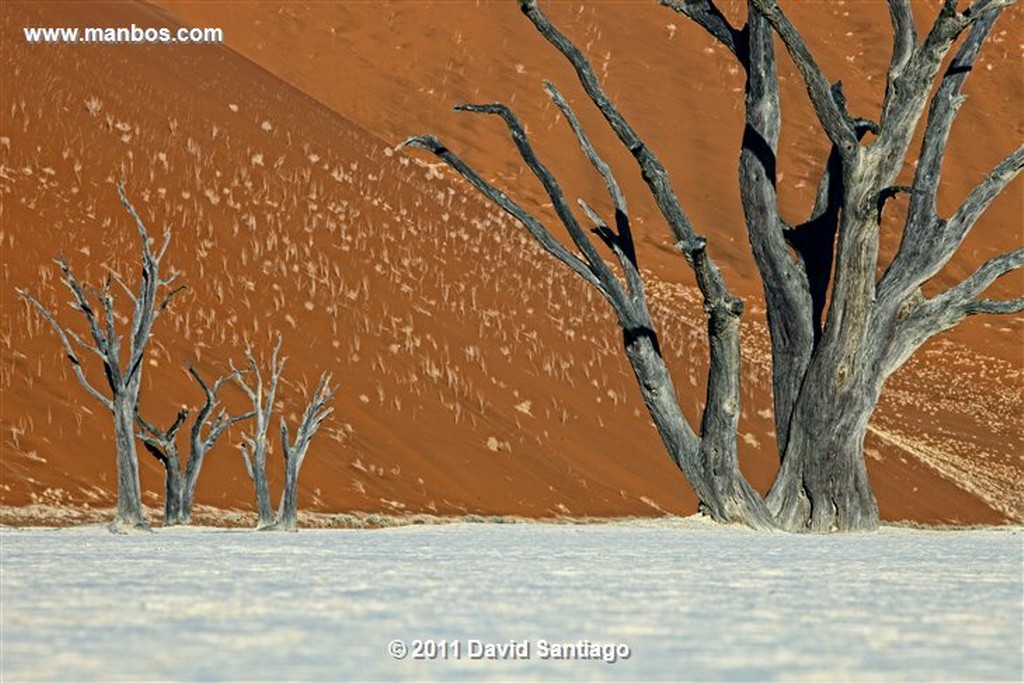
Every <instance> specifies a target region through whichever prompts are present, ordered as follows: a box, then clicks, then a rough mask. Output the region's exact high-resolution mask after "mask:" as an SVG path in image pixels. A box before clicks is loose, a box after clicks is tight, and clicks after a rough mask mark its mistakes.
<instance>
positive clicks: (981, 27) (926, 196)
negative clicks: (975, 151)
mask: <svg viewBox="0 0 1024 683" xmlns="http://www.w3.org/2000/svg"><path fill="white" fill-rule="evenodd" d="M998 16H999V14H998V13H997V12H992V13H989V14H988V15H987V16H986V17H984V18H983V19H981V20H979V21H978V23H977V24H976V25H975V26H974V27H973V28H972V29H971V31H970V33H968V35H967V38H966V39H965V40H964V42H963V44H962V45H961V46H960V49H959V50H957V53H956V55H955V56H954V57H953V61H952V62H951V63H950V65H949V68H948V69H947V70H946V73H945V75H943V77H942V82H941V83H940V84H939V87H938V89H937V90H936V92H935V95H934V96H933V97H932V99H931V104H930V105H929V108H928V119H927V123H926V124H925V130H924V138H923V141H922V142H921V154H920V157H919V158H918V162H917V168H916V170H915V172H914V187H915V188H916V189H917V191H918V195H917V196H915V197H912V198H911V202H910V210H909V214H908V218H907V225H908V230H910V231H911V232H913V231H914V230H915V229H920V228H921V227H924V226H927V225H928V224H930V222H931V221H933V220H934V219H935V218H936V210H935V199H936V195H937V193H938V187H939V179H940V177H941V174H942V161H943V159H944V158H945V156H946V144H947V141H948V139H949V132H950V129H951V128H952V126H953V121H954V120H955V119H956V115H957V113H958V112H959V111H960V106H961V104H962V103H963V101H964V97H963V95H961V89H962V88H963V84H964V82H965V81H966V80H967V76H968V75H969V74H970V73H971V70H972V69H973V68H974V63H975V61H977V59H978V55H979V54H980V52H981V45H982V43H984V41H985V38H986V37H987V36H988V34H989V32H990V31H991V30H992V26H993V24H994V23H995V20H996V19H997V18H998Z"/></svg>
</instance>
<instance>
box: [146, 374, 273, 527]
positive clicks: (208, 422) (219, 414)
mask: <svg viewBox="0 0 1024 683" xmlns="http://www.w3.org/2000/svg"><path fill="white" fill-rule="evenodd" d="M188 372H189V374H190V375H191V376H192V379H194V380H195V381H196V383H197V384H198V385H199V388H200V389H202V391H203V395H204V398H205V400H204V402H203V405H202V406H201V407H200V408H199V412H198V413H196V417H195V420H194V421H193V423H192V430H191V434H190V436H189V456H188V461H187V462H186V463H185V471H184V472H182V471H181V463H180V460H179V458H178V445H177V440H176V436H177V433H178V431H179V430H180V429H181V426H182V425H183V424H184V423H185V419H186V418H187V417H188V414H189V412H190V411H189V410H188V409H187V408H182V409H181V411H179V412H178V415H177V417H175V419H174V422H173V423H172V424H171V425H170V427H168V428H167V429H166V430H161V429H158V428H156V427H154V426H153V425H151V424H150V423H148V422H146V420H144V419H143V418H142V415H141V414H140V413H139V412H138V410H136V416H135V419H136V422H137V423H138V425H139V432H138V438H139V439H140V440H141V441H142V443H143V445H145V447H146V449H147V450H148V451H149V452H150V453H151V454H152V455H153V456H154V457H155V458H156V459H157V460H158V461H159V462H160V464H162V465H163V466H164V474H165V486H164V488H165V502H164V525H165V526H172V525H177V524H189V523H190V522H191V521H192V507H193V504H194V501H195V495H196V485H197V484H198V482H199V473H200V471H201V470H202V467H203V461H204V460H205V458H206V454H207V453H209V452H210V449H212V448H213V446H214V444H216V443H217V440H218V439H219V438H220V437H221V435H222V434H223V433H224V431H225V430H227V429H228V427H230V426H231V425H233V424H235V423H237V422H241V421H243V420H249V419H252V418H253V417H255V415H256V413H255V412H252V411H250V412H247V413H241V414H238V415H230V414H229V413H228V412H227V410H225V409H224V408H221V409H220V410H219V411H218V410H217V408H218V407H219V406H220V401H219V399H218V398H217V394H218V392H220V390H221V387H223V386H224V385H225V384H226V383H228V382H230V381H232V380H234V379H235V378H236V377H237V375H238V374H239V373H238V372H237V371H235V372H231V373H229V374H227V375H223V376H221V377H218V378H217V380H216V381H215V382H214V383H213V386H210V385H209V384H207V383H206V381H205V380H204V379H203V377H202V375H200V374H199V371H198V370H196V368H195V366H193V365H192V364H191V363H189V366H188ZM215 412H216V414H214V413H215Z"/></svg>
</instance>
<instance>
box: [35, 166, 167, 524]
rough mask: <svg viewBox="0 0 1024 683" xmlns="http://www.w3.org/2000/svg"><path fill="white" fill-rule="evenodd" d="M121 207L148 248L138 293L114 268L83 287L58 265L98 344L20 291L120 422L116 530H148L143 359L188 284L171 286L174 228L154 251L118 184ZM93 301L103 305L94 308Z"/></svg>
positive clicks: (73, 304)
mask: <svg viewBox="0 0 1024 683" xmlns="http://www.w3.org/2000/svg"><path fill="white" fill-rule="evenodd" d="M117 193H118V196H119V197H120V198H121V203H122V204H123V205H124V207H125V209H126V210H127V211H128V213H129V215H131V217H132V219H134V221H135V225H136V228H137V230H138V233H139V240H140V242H141V248H142V249H141V250H142V269H141V274H140V277H139V284H138V286H137V287H136V288H135V289H134V290H133V289H132V288H131V287H129V286H128V284H127V283H126V282H125V281H124V280H123V279H122V278H121V276H120V275H119V274H118V273H116V272H115V271H114V270H112V269H109V268H108V275H107V277H106V278H105V279H104V281H103V284H102V285H101V286H100V288H99V289H97V288H95V287H93V286H91V285H88V284H82V283H80V282H79V281H78V279H77V278H76V277H75V275H74V273H72V271H71V267H70V266H69V265H68V262H67V259H66V258H65V257H64V256H63V255H61V257H60V259H58V260H57V261H56V263H57V265H58V266H60V269H61V272H62V273H63V274H64V277H63V281H64V284H65V285H66V286H67V288H68V289H69V290H70V291H71V295H72V301H71V307H72V309H74V310H76V311H78V312H79V313H81V314H82V315H83V316H84V318H85V321H86V323H87V324H88V326H89V335H90V337H91V338H92V341H91V342H90V341H87V340H86V339H83V338H82V337H81V336H79V335H78V334H76V333H75V332H74V331H73V330H72V329H71V328H70V327H63V326H61V324H60V323H59V322H57V320H56V318H55V317H54V316H53V315H52V314H51V313H50V311H49V310H47V308H46V307H45V306H43V305H42V304H41V303H39V301H37V300H36V299H35V298H34V297H32V296H31V295H30V294H29V293H28V292H26V291H25V290H22V289H18V290H17V292H18V294H19V295H21V296H22V297H23V298H24V299H25V300H26V301H28V302H29V303H30V304H31V305H32V306H34V307H35V308H36V309H37V310H38V311H39V313H40V314H41V315H42V316H43V318H44V319H46V321H47V322H48V323H50V326H51V327H53V330H54V331H55V332H56V333H57V336H58V337H59V338H60V341H61V344H62V345H63V346H64V351H65V353H66V354H67V358H68V361H69V362H70V363H71V368H72V370H73V371H74V373H75V377H76V378H78V381H79V383H80V384H81V385H82V386H83V387H84V388H85V390H86V391H87V392H88V393H89V394H90V395H91V396H92V397H93V398H95V399H96V400H97V401H99V402H100V404H101V405H102V406H103V407H104V408H106V409H107V410H109V411H110V413H111V415H112V416H113V420H114V441H115V447H116V451H117V512H116V513H115V517H114V520H113V522H112V523H111V527H110V528H111V530H112V531H123V530H128V529H145V528H147V526H148V525H147V523H146V519H145V517H144V515H143V512H142V492H141V488H140V484H139V461H138V455H137V452H136V450H135V406H136V405H137V404H138V402H139V389H140V387H141V384H142V369H143V366H144V363H143V360H144V358H145V355H146V348H147V347H148V345H149V340H150V336H151V334H152V329H153V324H154V323H155V322H156V320H157V319H158V318H159V317H160V315H161V314H162V313H163V312H164V311H165V310H166V309H167V306H168V304H170V302H171V299H172V298H173V297H174V296H175V295H176V294H177V293H178V292H180V291H181V290H182V289H184V287H183V286H179V287H173V288H172V287H171V284H172V283H173V282H174V280H175V278H176V277H177V275H178V273H177V272H172V273H171V274H170V276H168V277H163V276H161V273H160V264H161V261H162V260H163V258H164V255H165V254H166V252H167V247H168V246H169V245H170V242H171V229H170V227H168V228H167V229H166V230H165V231H164V238H163V243H162V244H161V245H160V248H159V249H158V250H157V251H156V252H153V251H152V250H151V249H150V244H149V233H148V231H147V230H146V226H145V224H144V223H143V221H142V218H141V217H140V216H139V214H138V212H136V210H135V207H133V206H132V204H131V202H129V201H128V197H127V196H126V195H125V192H124V186H123V185H118V187H117ZM112 282H113V283H116V284H117V285H118V286H119V287H120V288H121V289H122V290H123V292H124V294H125V295H126V296H127V297H128V299H129V300H130V301H131V302H132V304H133V310H132V314H131V320H130V323H129V326H128V329H127V331H126V332H127V337H128V343H127V348H126V349H125V350H126V351H127V353H126V354H125V356H124V357H122V346H123V345H124V335H123V334H122V333H121V332H120V331H119V330H118V325H117V318H118V315H117V312H116V301H115V297H114V294H113V292H112V291H111V283H112ZM93 302H95V304H96V305H98V309H97V308H95V307H94V304H93ZM76 349H79V350H83V351H86V352H88V353H90V354H92V355H94V356H96V357H97V358H98V359H99V361H100V363H101V364H102V366H103V371H104V376H105V378H106V382H107V386H108V388H109V389H110V395H109V396H107V395H105V394H104V393H103V392H101V391H100V390H99V389H98V388H96V387H95V386H94V385H93V384H92V383H91V382H90V381H89V379H88V378H87V377H86V374H85V371H84V370H83V368H82V362H81V360H80V359H79V356H78V353H77V352H76Z"/></svg>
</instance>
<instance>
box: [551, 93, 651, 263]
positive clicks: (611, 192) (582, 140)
mask: <svg viewBox="0 0 1024 683" xmlns="http://www.w3.org/2000/svg"><path fill="white" fill-rule="evenodd" d="M544 90H545V92H547V94H548V97H550V98H551V100H552V101H553V102H554V103H555V105H556V106H557V107H558V108H559V109H560V110H561V112H562V115H563V116H565V120H566V121H567V122H568V123H569V127H570V128H572V132H573V133H575V134H576V140H577V142H579V144H580V147H582V148H583V152H584V153H585V154H586V155H587V159H589V160H590V163H591V165H593V167H594V168H595V169H597V172H598V173H600V174H601V177H602V178H604V183H605V186H606V187H607V188H608V196H609V197H611V200H612V204H613V205H614V206H615V227H616V230H617V231H618V237H619V242H620V244H619V246H620V247H621V249H622V251H623V253H624V254H625V255H626V256H627V257H628V258H629V260H630V262H631V263H632V264H633V265H634V267H635V266H636V249H635V248H634V246H633V235H632V232H631V231H630V227H629V207H628V205H627V204H626V195H625V194H624V193H623V192H622V188H621V187H620V186H619V182H618V181H617V180H616V179H615V174H614V173H613V172H612V169H611V167H610V166H609V165H608V164H607V163H606V162H605V161H604V159H602V158H601V157H600V156H599V155H598V153H597V150H596V149H594V145H593V143H591V142H590V138H589V137H587V133H586V131H584V130H583V125H582V124H581V123H580V120H579V118H577V117H576V112H574V111H573V110H572V107H571V106H569V103H568V102H567V101H566V99H565V98H564V97H562V93H560V92H559V91H558V88H556V87H555V85H554V84H553V83H551V82H550V81H544Z"/></svg>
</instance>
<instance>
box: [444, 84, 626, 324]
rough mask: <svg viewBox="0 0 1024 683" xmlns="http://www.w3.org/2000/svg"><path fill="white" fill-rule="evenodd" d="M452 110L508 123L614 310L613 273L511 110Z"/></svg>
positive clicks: (619, 299) (617, 293)
mask: <svg viewBox="0 0 1024 683" xmlns="http://www.w3.org/2000/svg"><path fill="white" fill-rule="evenodd" d="M455 110H456V111H468V112H474V113H479V114H493V115H496V116H499V117H501V119H502V120H503V121H504V122H505V125H507V126H508V129H509V131H510V132H511V133H512V140H513V142H515V144H516V147H517V148H518V149H519V154H520V156H522V158H523V161H525V162H526V165H527V166H528V167H529V168H530V170H531V171H532V172H533V174H534V175H535V176H537V179H538V180H540V181H541V184H542V185H544V190H545V191H546V192H547V194H548V197H550V199H551V202H552V204H553V205H554V208H555V213H557V214H558V217H559V219H561V221H562V223H563V225H565V227H566V229H567V230H568V231H569V237H571V238H572V241H573V243H574V244H575V245H576V247H577V248H578V249H579V250H580V253H582V254H583V258H584V259H585V260H586V261H587V263H588V264H589V266H590V270H591V271H592V272H593V273H594V275H596V276H597V279H598V280H600V281H601V284H602V285H604V287H603V291H605V292H608V294H609V295H610V296H609V301H610V302H611V304H612V305H613V306H614V307H615V308H616V310H618V309H619V308H620V307H622V306H623V299H624V296H623V293H622V288H621V287H620V286H619V284H618V281H617V280H616V278H615V275H614V274H613V273H612V271H611V270H610V269H609V268H608V266H607V264H605V262H604V260H603V259H602V258H601V255H600V254H599V253H597V249H595V248H594V245H593V243H591V241H590V239H589V238H588V237H587V234H586V232H584V231H583V228H581V227H580V224H579V222H578V221H577V220H576V216H574V215H573V213H572V210H571V209H570V208H569V204H568V202H566V200H565V195H564V194H563V193H562V188H561V187H560V186H559V184H558V181H557V180H556V179H555V177H554V176H553V175H552V174H551V172H550V171H549V170H548V169H547V167H546V166H544V164H542V163H541V161H540V159H538V158H537V155H536V153H535V152H534V151H533V147H532V146H531V145H530V141H529V139H528V138H527V137H526V131H525V130H523V126H522V124H521V123H520V122H519V119H518V118H516V115H515V114H513V113H512V110H511V109H509V108H508V107H506V106H505V105H503V104H485V105H476V104H462V105H459V106H457V107H455Z"/></svg>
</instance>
